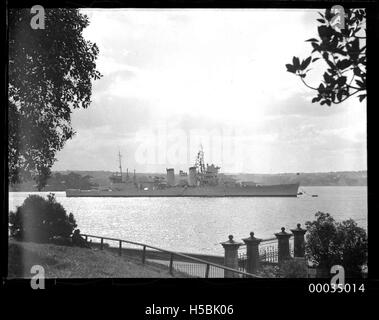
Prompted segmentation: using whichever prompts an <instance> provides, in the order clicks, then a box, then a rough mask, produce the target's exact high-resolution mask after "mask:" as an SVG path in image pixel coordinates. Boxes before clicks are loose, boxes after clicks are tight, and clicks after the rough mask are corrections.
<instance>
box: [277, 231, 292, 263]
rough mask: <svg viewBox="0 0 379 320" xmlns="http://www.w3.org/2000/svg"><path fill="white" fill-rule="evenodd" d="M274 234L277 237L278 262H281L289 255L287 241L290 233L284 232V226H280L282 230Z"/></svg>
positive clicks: (288, 243) (288, 242)
mask: <svg viewBox="0 0 379 320" xmlns="http://www.w3.org/2000/svg"><path fill="white" fill-rule="evenodd" d="M275 236H276V238H277V239H278V263H282V262H284V261H285V260H288V259H289V258H290V257H291V255H290V241H289V239H290V237H291V234H290V233H287V232H285V228H282V231H281V232H279V233H275Z"/></svg>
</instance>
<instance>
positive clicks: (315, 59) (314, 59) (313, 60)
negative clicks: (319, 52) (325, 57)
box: [312, 58, 320, 62]
mask: <svg viewBox="0 0 379 320" xmlns="http://www.w3.org/2000/svg"><path fill="white" fill-rule="evenodd" d="M318 59H320V58H313V59H312V62H316V61H317V60H318Z"/></svg>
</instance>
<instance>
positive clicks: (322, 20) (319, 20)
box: [317, 19, 325, 23]
mask: <svg viewBox="0 0 379 320" xmlns="http://www.w3.org/2000/svg"><path fill="white" fill-rule="evenodd" d="M317 21H318V22H321V23H325V20H324V19H317Z"/></svg>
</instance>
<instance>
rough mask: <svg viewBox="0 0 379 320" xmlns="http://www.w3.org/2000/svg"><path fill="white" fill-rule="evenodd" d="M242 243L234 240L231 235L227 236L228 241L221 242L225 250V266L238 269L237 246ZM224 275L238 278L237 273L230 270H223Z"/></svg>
mask: <svg viewBox="0 0 379 320" xmlns="http://www.w3.org/2000/svg"><path fill="white" fill-rule="evenodd" d="M242 244H243V243H241V242H236V241H234V240H233V236H232V235H230V236H229V240H228V241H225V242H221V245H222V246H223V248H224V250H225V255H224V265H225V266H226V267H229V268H232V269H236V270H238V248H239V247H240V246H241V245H242ZM224 277H225V278H239V274H238V273H235V272H232V271H228V270H224Z"/></svg>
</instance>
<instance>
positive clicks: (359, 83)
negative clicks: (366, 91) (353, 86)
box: [355, 80, 366, 89]
mask: <svg viewBox="0 0 379 320" xmlns="http://www.w3.org/2000/svg"><path fill="white" fill-rule="evenodd" d="M355 82H356V83H357V84H358V85H359V86H360V87H361V88H362V89H363V88H365V87H366V86H365V84H364V83H363V82H362V81H361V80H355Z"/></svg>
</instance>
